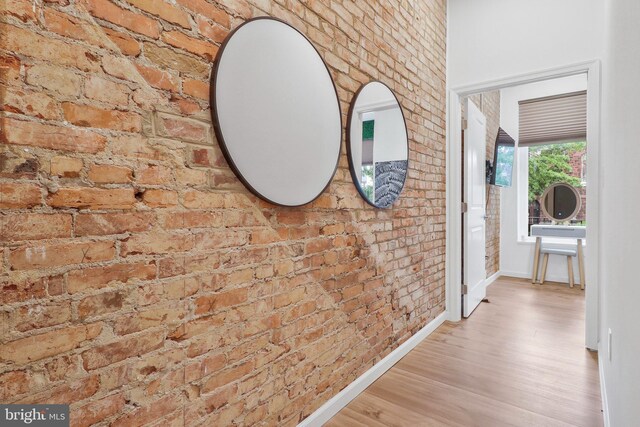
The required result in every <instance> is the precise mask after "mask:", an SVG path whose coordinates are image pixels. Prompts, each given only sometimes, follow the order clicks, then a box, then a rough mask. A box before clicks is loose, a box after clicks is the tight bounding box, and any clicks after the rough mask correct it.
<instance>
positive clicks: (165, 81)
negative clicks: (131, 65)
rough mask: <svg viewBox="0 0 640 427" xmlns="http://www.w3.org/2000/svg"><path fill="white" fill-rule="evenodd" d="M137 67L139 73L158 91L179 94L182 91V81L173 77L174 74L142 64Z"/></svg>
mask: <svg viewBox="0 0 640 427" xmlns="http://www.w3.org/2000/svg"><path fill="white" fill-rule="evenodd" d="M135 65H136V68H137V69H138V72H139V73H140V74H141V75H142V77H144V79H145V80H146V81H147V83H149V84H150V85H151V86H153V87H155V88H158V89H163V90H170V91H171V92H178V91H179V90H180V81H179V79H178V78H177V77H175V76H173V74H170V73H168V72H166V71H162V70H159V69H157V68H153V67H147V66H145V65H141V64H135Z"/></svg>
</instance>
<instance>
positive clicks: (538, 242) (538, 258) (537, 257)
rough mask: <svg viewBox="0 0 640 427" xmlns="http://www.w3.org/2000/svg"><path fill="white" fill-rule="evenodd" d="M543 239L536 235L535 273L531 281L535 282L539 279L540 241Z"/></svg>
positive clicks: (534, 252)
mask: <svg viewBox="0 0 640 427" xmlns="http://www.w3.org/2000/svg"><path fill="white" fill-rule="evenodd" d="M541 241H542V239H541V238H540V237H536V247H535V249H534V250H533V275H532V276H531V283H533V284H535V283H536V282H537V281H538V262H539V261H540V242H541Z"/></svg>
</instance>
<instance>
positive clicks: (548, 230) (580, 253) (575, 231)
mask: <svg viewBox="0 0 640 427" xmlns="http://www.w3.org/2000/svg"><path fill="white" fill-rule="evenodd" d="M531 235H532V236H535V237H536V247H535V250H534V255H533V275H532V277H531V283H536V282H537V281H538V264H539V261H540V255H541V253H543V254H544V260H543V267H542V268H543V270H542V282H541V283H544V276H545V273H546V270H547V262H548V258H549V255H550V254H551V255H564V256H566V257H567V271H568V273H569V285H570V286H571V287H573V264H572V262H571V258H572V257H573V256H577V258H578V269H579V272H580V288H581V289H584V285H585V274H584V249H583V247H582V240H583V239H584V238H585V237H586V235H587V228H586V227H584V226H568V225H533V226H531ZM544 237H549V238H556V239H557V238H562V239H576V240H577V247H576V250H575V251H574V250H573V249H564V248H551V247H547V248H544V247H543V245H542V239H543V238H544Z"/></svg>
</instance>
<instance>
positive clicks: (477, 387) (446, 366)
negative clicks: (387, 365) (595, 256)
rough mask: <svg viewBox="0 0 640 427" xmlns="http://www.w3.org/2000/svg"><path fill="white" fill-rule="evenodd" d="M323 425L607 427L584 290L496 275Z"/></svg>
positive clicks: (388, 426) (387, 426)
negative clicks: (481, 294)
mask: <svg viewBox="0 0 640 427" xmlns="http://www.w3.org/2000/svg"><path fill="white" fill-rule="evenodd" d="M487 296H488V298H489V300H490V302H489V303H482V304H481V305H480V306H479V307H478V308H477V309H476V310H475V311H474V312H473V314H472V315H471V317H470V318H469V319H466V320H464V321H462V322H460V323H457V324H455V323H449V322H446V323H445V324H443V325H442V326H440V327H439V328H438V329H437V330H436V331H435V332H434V333H433V334H432V335H431V336H429V337H428V338H427V339H426V340H424V341H423V342H422V343H420V344H419V345H418V346H417V347H416V348H415V349H414V350H413V351H411V352H410V353H409V354H408V355H407V356H405V357H404V358H403V359H402V360H401V361H400V362H398V363H397V364H396V365H395V366H394V367H393V368H391V369H390V370H389V371H387V372H386V373H385V374H384V375H383V376H382V377H381V378H379V379H378V380H377V381H376V382H375V383H373V384H372V385H371V386H370V387H369V388H367V390H365V392H364V393H362V394H361V395H360V396H358V397H357V398H356V399H354V400H353V401H352V402H351V403H350V404H349V405H348V406H347V407H346V408H344V409H343V410H342V411H340V412H339V413H338V414H337V415H336V416H335V417H333V418H332V419H331V420H330V421H329V422H328V423H327V424H326V425H327V426H331V427H337V426H385V427H390V426H491V427H493V426H580V427H590V426H602V425H603V421H602V413H601V408H602V403H601V400H600V385H599V376H598V359H597V354H596V353H592V352H589V351H588V350H586V349H585V348H584V292H583V291H581V290H580V289H579V288H574V289H570V288H569V287H568V286H567V285H566V284H553V283H550V282H547V283H545V285H543V286H540V285H532V284H531V283H530V282H529V281H528V280H524V279H513V278H500V279H498V280H497V281H496V282H495V283H494V284H493V285H491V286H490V287H489V288H488V291H487Z"/></svg>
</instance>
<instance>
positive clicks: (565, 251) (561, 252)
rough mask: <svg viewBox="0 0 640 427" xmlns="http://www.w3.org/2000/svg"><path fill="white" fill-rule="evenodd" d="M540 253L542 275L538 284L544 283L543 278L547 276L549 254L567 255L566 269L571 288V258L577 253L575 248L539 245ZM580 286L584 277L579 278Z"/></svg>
mask: <svg viewBox="0 0 640 427" xmlns="http://www.w3.org/2000/svg"><path fill="white" fill-rule="evenodd" d="M540 253H541V254H542V255H543V257H542V277H541V278H540V284H541V285H544V279H545V278H546V277H547V264H548V263H549V255H562V256H566V257H567V271H568V272H569V287H571V288H573V285H574V281H573V261H572V258H573V257H574V256H576V255H577V253H578V251H577V249H564V248H552V247H545V246H544V245H541V246H540ZM580 286H581V287H582V289H584V279H583V278H582V277H581V278H580Z"/></svg>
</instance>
